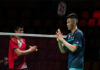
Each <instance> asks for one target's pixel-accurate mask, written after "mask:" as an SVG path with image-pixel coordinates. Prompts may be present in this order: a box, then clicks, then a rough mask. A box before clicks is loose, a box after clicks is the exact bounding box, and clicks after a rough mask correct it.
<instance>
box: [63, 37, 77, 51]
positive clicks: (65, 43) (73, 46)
mask: <svg viewBox="0 0 100 70" xmlns="http://www.w3.org/2000/svg"><path fill="white" fill-rule="evenodd" d="M61 42H62V43H63V44H64V45H65V46H66V48H67V49H69V50H70V51H71V52H75V51H76V50H77V46H76V45H72V44H70V43H68V42H67V41H66V40H65V39H63V38H62V39H61Z"/></svg>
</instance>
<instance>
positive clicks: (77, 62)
mask: <svg viewBox="0 0 100 70" xmlns="http://www.w3.org/2000/svg"><path fill="white" fill-rule="evenodd" d="M66 40H67V42H68V43H70V44H71V45H76V46H77V47H78V48H77V50H76V51H75V52H71V51H70V50H68V51H69V53H68V68H84V48H85V39H84V35H83V32H82V31H81V30H79V29H77V30H76V31H75V32H74V33H73V34H72V33H69V34H68V35H67V38H66Z"/></svg>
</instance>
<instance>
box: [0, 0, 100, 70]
mask: <svg viewBox="0 0 100 70" xmlns="http://www.w3.org/2000/svg"><path fill="white" fill-rule="evenodd" d="M60 1H64V2H65V3H66V4H67V11H66V14H65V15H64V16H59V15H58V14H57V9H58V4H59V3H60ZM71 12H75V13H77V14H78V18H79V24H78V25H79V26H78V27H79V28H80V29H81V30H82V31H83V32H84V34H85V39H86V49H85V70H100V63H99V61H100V0H3V1H0V32H12V29H13V26H14V25H19V24H23V25H24V27H25V33H33V34H55V32H56V30H57V28H60V29H61V31H62V32H63V34H67V33H68V32H69V31H68V30H67V27H66V19H65V18H66V15H67V14H69V13H71ZM25 38H26V40H27V43H28V44H32V45H37V46H38V49H39V51H38V52H35V53H34V54H30V55H28V56H27V63H28V67H29V70H67V53H66V54H64V55H63V54H61V53H60V52H59V49H58V47H57V46H58V45H57V42H56V39H53V38H37V37H25ZM8 44H9V36H0V59H3V58H4V57H5V56H7V55H8V47H9V46H8ZM2 68H4V67H2Z"/></svg>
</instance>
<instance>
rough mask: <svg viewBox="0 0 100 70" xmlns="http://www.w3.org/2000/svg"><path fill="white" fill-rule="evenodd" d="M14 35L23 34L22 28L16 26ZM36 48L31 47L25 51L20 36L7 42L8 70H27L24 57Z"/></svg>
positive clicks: (22, 39) (23, 42) (24, 45)
mask: <svg viewBox="0 0 100 70" xmlns="http://www.w3.org/2000/svg"><path fill="white" fill-rule="evenodd" d="M14 32H15V33H23V32H24V28H23V27H22V26H16V27H15V28H14ZM36 48H37V46H32V47H31V48H29V49H27V50H25V49H26V42H25V39H24V38H22V37H20V36H14V37H12V38H11V40H10V41H9V53H8V64H9V69H10V70H28V67H27V64H26V58H25V55H28V54H29V53H32V52H33V51H35V49H36Z"/></svg>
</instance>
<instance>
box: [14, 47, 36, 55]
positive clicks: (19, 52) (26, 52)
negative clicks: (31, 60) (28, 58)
mask: <svg viewBox="0 0 100 70" xmlns="http://www.w3.org/2000/svg"><path fill="white" fill-rule="evenodd" d="M35 49H36V46H33V47H31V48H29V49H27V50H20V49H19V48H15V49H14V51H15V53H16V54H17V55H18V56H21V55H27V54H29V53H31V52H33V51H35Z"/></svg>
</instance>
